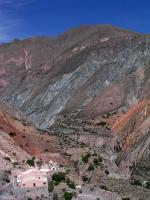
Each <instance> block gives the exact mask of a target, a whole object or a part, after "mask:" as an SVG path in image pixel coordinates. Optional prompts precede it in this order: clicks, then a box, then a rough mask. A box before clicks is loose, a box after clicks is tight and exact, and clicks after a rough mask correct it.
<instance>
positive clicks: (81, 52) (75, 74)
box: [0, 25, 150, 129]
mask: <svg viewBox="0 0 150 200" xmlns="http://www.w3.org/2000/svg"><path fill="white" fill-rule="evenodd" d="M149 52H150V50H149V36H144V35H139V34H137V33H133V32H130V31H125V30H122V29H119V28H116V27H112V26H109V25H103V26H100V25H98V26H82V27H80V28H78V29H73V30H70V31H68V32H66V33H64V34H63V35H61V36H59V37H58V38H54V39H53V38H43V37H41V38H32V39H27V40H23V41H14V42H13V43H10V44H6V45H1V46H0V70H1V74H0V83H1V89H0V94H1V97H2V98H3V100H5V101H7V102H8V103H10V104H12V105H14V106H16V107H18V108H19V109H21V110H22V111H23V112H25V113H26V114H27V115H28V116H30V117H31V119H32V121H33V122H34V123H36V125H37V126H39V127H40V128H44V129H45V128H47V127H49V126H50V125H51V124H52V123H53V122H54V121H55V119H56V118H57V116H58V115H59V113H61V112H71V111H74V110H76V109H82V108H83V107H85V106H86V105H87V107H89V105H88V104H90V103H91V104H90V105H92V110H94V107H93V106H95V105H96V101H98V102H99V101H101V103H99V109H98V110H97V106H95V107H96V110H97V111H98V114H99V113H103V112H109V111H111V110H115V109H116V108H118V107H120V106H123V105H125V106H131V105H133V104H134V103H135V102H137V101H138V100H139V98H145V95H148V97H149V94H146V93H147V92H146V91H147V90H146V88H145V87H144V88H145V89H143V88H142V84H143V83H145V85H147V81H149V80H147V79H148V77H145V75H144V72H145V68H146V66H147V65H148V64H149ZM147 68H148V67H147ZM120 82H121V84H120ZM137 82H138V83H137ZM117 83H118V85H117ZM126 83H128V84H129V85H130V86H129V87H128V85H127V84H126ZM110 87H112V89H111V91H108V90H109V88H110ZM143 90H144V91H143ZM111 92H112V93H113V95H112V94H110V93H111ZM102 93H103V95H101V94H102ZM104 95H107V99H106V98H105V97H104ZM109 95H111V97H110V98H109ZM99 96H103V97H104V99H105V100H102V99H100V98H101V97H99ZM118 96H119V97H118ZM146 98H147V97H146ZM103 101H105V103H103ZM111 101H113V102H111ZM101 107H102V108H101ZM97 111H94V114H95V112H97ZM90 112H91V111H90ZM90 114H91V113H90Z"/></svg>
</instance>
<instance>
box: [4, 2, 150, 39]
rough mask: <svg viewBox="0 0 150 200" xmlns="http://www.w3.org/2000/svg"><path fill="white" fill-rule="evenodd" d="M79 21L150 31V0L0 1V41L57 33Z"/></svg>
mask: <svg viewBox="0 0 150 200" xmlns="http://www.w3.org/2000/svg"><path fill="white" fill-rule="evenodd" d="M82 24H112V25H116V26H120V27H122V28H125V29H131V30H134V31H137V32H142V33H150V0H0V41H8V40H12V39H13V38H26V37H31V36H38V35H50V36H56V35H59V34H61V33H62V32H64V31H66V30H68V29H70V28H72V27H77V26H80V25H82Z"/></svg>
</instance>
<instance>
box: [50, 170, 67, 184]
mask: <svg viewBox="0 0 150 200" xmlns="http://www.w3.org/2000/svg"><path fill="white" fill-rule="evenodd" d="M52 180H53V181H57V182H61V181H65V174H64V173H62V172H59V173H56V174H53V175H52Z"/></svg>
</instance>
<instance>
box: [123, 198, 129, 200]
mask: <svg viewBox="0 0 150 200" xmlns="http://www.w3.org/2000/svg"><path fill="white" fill-rule="evenodd" d="M122 200H130V198H128V197H126V198H122Z"/></svg>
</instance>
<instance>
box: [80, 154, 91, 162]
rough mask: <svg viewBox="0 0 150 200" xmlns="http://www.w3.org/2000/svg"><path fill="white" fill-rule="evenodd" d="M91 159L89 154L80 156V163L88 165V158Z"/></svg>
mask: <svg viewBox="0 0 150 200" xmlns="http://www.w3.org/2000/svg"><path fill="white" fill-rule="evenodd" d="M90 157H91V154H90V153H87V154H86V155H84V156H83V155H82V162H83V163H88V162H89V158H90Z"/></svg>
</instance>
